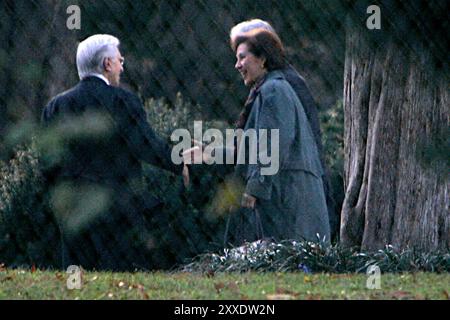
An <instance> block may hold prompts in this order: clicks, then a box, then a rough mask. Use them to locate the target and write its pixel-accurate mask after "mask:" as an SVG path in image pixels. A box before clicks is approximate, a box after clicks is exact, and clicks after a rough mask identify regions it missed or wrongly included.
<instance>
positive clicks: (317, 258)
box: [180, 241, 450, 273]
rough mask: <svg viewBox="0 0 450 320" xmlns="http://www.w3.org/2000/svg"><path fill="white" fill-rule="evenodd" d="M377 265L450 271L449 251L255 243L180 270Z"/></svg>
mask: <svg viewBox="0 0 450 320" xmlns="http://www.w3.org/2000/svg"><path fill="white" fill-rule="evenodd" d="M371 265H376V266H378V267H379V268H380V270H381V272H417V271H428V272H449V271H450V254H449V253H448V252H444V253H443V252H419V251H415V250H403V251H398V250H395V248H394V247H392V246H391V245H387V246H386V247H385V248H384V249H383V250H379V251H377V252H373V253H364V252H358V251H356V250H354V249H348V248H343V247H341V246H340V245H333V246H328V245H326V244H324V243H323V242H321V241H317V242H309V241H282V242H280V243H275V242H267V241H257V242H253V243H246V244H245V245H243V246H241V247H237V248H232V249H224V250H223V251H221V252H220V253H207V254H202V255H199V256H197V257H196V258H195V259H193V261H192V262H191V263H189V264H187V265H184V266H182V267H180V271H185V272H204V273H214V272H247V271H277V272H278V271H301V272H306V273H309V272H332V273H353V272H356V273H359V272H366V270H367V268H368V267H369V266H371Z"/></svg>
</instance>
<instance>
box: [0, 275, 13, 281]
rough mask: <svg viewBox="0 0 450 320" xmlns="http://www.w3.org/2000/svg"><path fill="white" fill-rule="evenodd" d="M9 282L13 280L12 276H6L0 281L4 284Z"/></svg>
mask: <svg viewBox="0 0 450 320" xmlns="http://www.w3.org/2000/svg"><path fill="white" fill-rule="evenodd" d="M10 280H13V277H12V276H6V277H4V278H2V279H0V282H6V281H10Z"/></svg>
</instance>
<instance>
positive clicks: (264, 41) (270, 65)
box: [232, 28, 286, 71]
mask: <svg viewBox="0 0 450 320" xmlns="http://www.w3.org/2000/svg"><path fill="white" fill-rule="evenodd" d="M242 43H246V44H247V46H248V49H249V51H250V52H251V53H253V54H254V55H255V56H257V57H258V58H261V57H263V58H265V59H266V62H265V64H264V67H265V68H266V69H267V70H268V71H272V70H275V69H282V68H284V67H285V66H286V59H285V54H284V47H283V44H282V43H281V40H280V38H279V37H278V36H277V35H276V34H275V33H273V32H270V31H267V30H265V29H262V28H258V29H253V30H251V31H248V32H246V33H244V34H242V35H239V36H237V37H236V39H235V40H234V41H233V42H232V49H233V51H234V52H236V50H237V47H239V45H240V44H242Z"/></svg>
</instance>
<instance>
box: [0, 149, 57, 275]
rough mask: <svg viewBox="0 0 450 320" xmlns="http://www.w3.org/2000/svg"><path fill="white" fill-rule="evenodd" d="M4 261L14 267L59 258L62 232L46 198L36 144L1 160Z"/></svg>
mask: <svg viewBox="0 0 450 320" xmlns="http://www.w3.org/2000/svg"><path fill="white" fill-rule="evenodd" d="M0 174H1V175H0V262H3V263H6V264H8V265H11V266H17V265H32V264H34V265H36V266H40V265H49V264H53V263H55V262H56V261H57V257H58V256H59V253H58V252H59V248H58V247H56V248H55V247H51V248H50V249H49V245H55V244H56V243H58V240H59V235H58V229H57V227H56V224H55V223H54V221H53V218H52V215H51V214H50V213H49V210H48V207H47V205H46V204H47V201H46V200H45V198H44V196H43V195H44V193H45V186H44V182H43V177H42V174H41V170H40V163H39V157H38V154H37V152H36V148H35V146H34V144H32V145H31V146H28V147H21V148H18V149H17V151H16V153H15V156H14V158H13V159H11V160H10V161H9V163H8V164H6V163H0Z"/></svg>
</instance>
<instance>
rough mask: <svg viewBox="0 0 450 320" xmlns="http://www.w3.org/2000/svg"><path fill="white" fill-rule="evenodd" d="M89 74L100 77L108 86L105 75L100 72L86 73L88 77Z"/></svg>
mask: <svg viewBox="0 0 450 320" xmlns="http://www.w3.org/2000/svg"><path fill="white" fill-rule="evenodd" d="M90 76H94V77H97V78H100V79H102V80H103V81H105V82H106V84H107V85H108V86H109V85H110V83H109V81H108V79H106V77H105V76H104V75H102V74H100V73H90V74H89V75H88V77H90Z"/></svg>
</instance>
